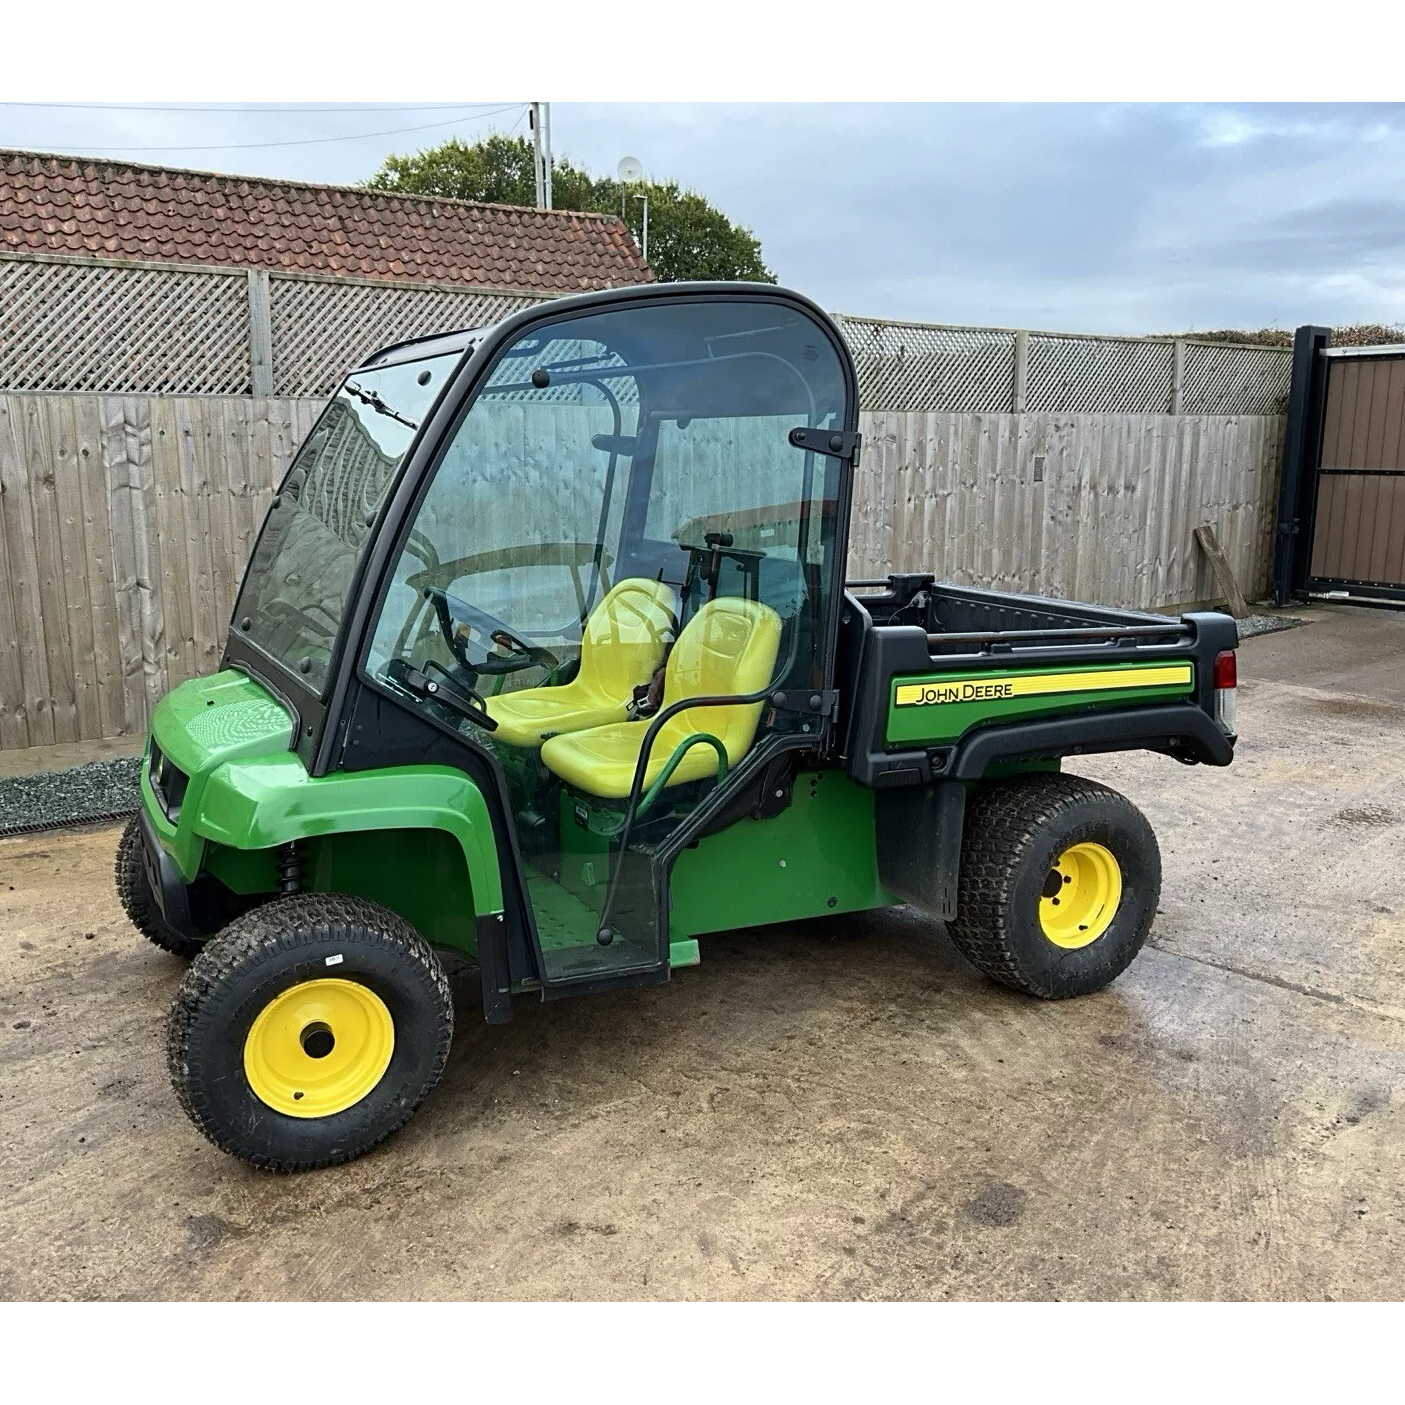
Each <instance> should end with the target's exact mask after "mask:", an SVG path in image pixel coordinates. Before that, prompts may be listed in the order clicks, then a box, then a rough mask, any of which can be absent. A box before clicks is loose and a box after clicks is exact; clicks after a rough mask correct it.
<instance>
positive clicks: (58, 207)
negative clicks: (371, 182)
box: [0, 150, 653, 293]
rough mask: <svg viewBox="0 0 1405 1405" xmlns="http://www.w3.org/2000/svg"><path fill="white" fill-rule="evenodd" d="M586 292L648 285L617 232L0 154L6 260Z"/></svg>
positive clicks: (113, 164) (370, 194)
mask: <svg viewBox="0 0 1405 1405" xmlns="http://www.w3.org/2000/svg"><path fill="white" fill-rule="evenodd" d="M7 252H12V253H30V254H56V255H60V256H61V255H63V254H74V255H80V256H86V257H90V258H99V259H103V258H111V259H134V260H144V261H154V262H167V263H187V264H191V263H193V264H200V263H210V264H220V265H222V266H224V267H226V268H230V267H244V268H267V269H270V270H273V271H274V272H278V271H285V272H305V273H327V274H339V275H342V276H345V277H350V278H383V279H394V278H406V279H413V280H415V281H418V282H426V283H447V284H455V283H457V284H462V285H466V286H471V287H474V288H504V289H506V288H516V289H522V290H523V291H540V292H543V293H570V292H581V291H584V290H587V289H591V288H609V287H619V286H620V285H622V284H629V283H644V282H650V281H652V279H653V274H652V273H651V272H650V271H649V268H648V266H647V265H646V264H645V262H644V260H643V258H642V257H641V255H640V253H639V249H638V246H637V245H636V244H635V243H634V240H633V239H632V238H631V237H630V235H629V232H628V230H627V229H626V228H625V226H624V224H623V222H622V221H620V220H619V219H615V218H613V217H611V216H608V215H595V214H581V213H578V212H576V211H570V210H532V209H524V208H522V207H520V206H516V205H474V204H470V203H468V202H467V201H463V200H438V199H427V198H423V197H419V196H406V195H397V194H392V193H390V192H388V191H381V190H362V189H360V188H358V187H355V186H338V185H301V184H298V183H296V182H293V181H282V180H264V179H261V178H257V177H249V176H223V175H218V174H216V173H215V172H212V171H183V170H176V169H173V168H171V167H168V166H138V165H131V164H128V163H127V162H118V161H95V160H88V159H87V158H84V157H75V156H50V155H44V154H41V153H37V152H29V151H3V150H0V254H4V253H7Z"/></svg>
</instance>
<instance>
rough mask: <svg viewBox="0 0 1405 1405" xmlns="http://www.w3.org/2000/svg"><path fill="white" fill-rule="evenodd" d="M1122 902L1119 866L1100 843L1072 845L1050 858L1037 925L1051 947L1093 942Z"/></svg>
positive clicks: (1120, 870) (1072, 947)
mask: <svg viewBox="0 0 1405 1405" xmlns="http://www.w3.org/2000/svg"><path fill="white" fill-rule="evenodd" d="M1121 901H1122V869H1121V867H1120V866H1119V865H1118V862H1117V859H1116V857H1115V856H1114V855H1113V853H1112V850H1110V849H1107V848H1104V847H1103V845H1101V844H1092V843H1088V844H1074V845H1073V846H1072V847H1071V848H1068V849H1065V850H1064V851H1063V853H1062V854H1060V855H1059V857H1058V858H1057V859H1056V860H1055V861H1054V866H1053V868H1052V869H1050V870H1049V876H1048V877H1047V878H1046V879H1045V880H1044V887H1043V890H1042V893H1041V896H1040V899H1039V925H1040V926H1041V927H1042V928H1043V929H1044V935H1045V936H1046V937H1048V938H1049V940H1050V941H1051V942H1053V943H1054V945H1055V946H1062V947H1067V948H1070V949H1075V948H1077V947H1080V946H1087V945H1089V944H1090V943H1091V942H1095V941H1097V939H1098V938H1099V937H1100V936H1102V934H1103V933H1104V932H1105V931H1107V929H1108V928H1109V927H1110V926H1111V925H1112V919H1113V918H1114V917H1116V916H1117V907H1118V904H1119V903H1120V902H1121Z"/></svg>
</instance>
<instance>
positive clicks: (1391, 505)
mask: <svg viewBox="0 0 1405 1405" xmlns="http://www.w3.org/2000/svg"><path fill="white" fill-rule="evenodd" d="M1305 333H1307V334H1310V335H1308V336H1307V337H1305V336H1304V334H1305ZM1305 341H1306V342H1307V343H1308V345H1306V346H1304V345H1303V343H1304V342H1305ZM1326 341H1327V336H1326V334H1325V332H1324V331H1323V329H1321V328H1315V327H1314V328H1307V327H1305V328H1301V329H1300V330H1299V334H1298V346H1297V347H1296V350H1297V351H1298V352H1299V353H1300V355H1299V356H1295V365H1294V382H1293V395H1292V397H1291V399H1290V402H1289V424H1288V433H1287V435H1286V436H1285V444H1284V464H1283V491H1282V497H1281V499H1280V507H1279V526H1278V530H1279V534H1280V536H1279V557H1278V562H1277V565H1278V569H1277V570H1276V571H1275V585H1276V593H1277V596H1278V599H1279V601H1280V603H1282V604H1287V603H1288V600H1289V599H1291V598H1292V597H1293V596H1294V595H1297V596H1299V597H1301V596H1303V595H1308V596H1319V597H1321V596H1325V597H1328V598H1333V599H1359V600H1364V601H1370V602H1373V603H1378V602H1379V603H1383V602H1398V603H1401V604H1405V346H1390V347H1329V346H1327V345H1326ZM1299 362H1301V364H1299Z"/></svg>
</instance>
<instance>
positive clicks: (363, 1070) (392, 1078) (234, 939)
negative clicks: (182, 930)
mask: <svg viewBox="0 0 1405 1405" xmlns="http://www.w3.org/2000/svg"><path fill="white" fill-rule="evenodd" d="M453 1026H454V1011H453V1002H452V999H451V997H450V992H449V983H448V980H447V978H446V977H445V974H444V971H443V968H442V967H441V965H440V963H439V959H438V958H437V957H436V956H435V954H434V952H433V951H432V950H431V949H430V946H429V944H428V943H427V942H426V941H425V940H424V938H423V937H422V936H420V934H419V933H418V932H416V931H415V929H414V928H413V927H411V926H410V924H409V923H408V922H406V921H405V920H404V919H403V918H401V917H399V916H398V915H397V914H395V913H393V912H391V911H390V910H389V909H388V908H385V907H382V906H381V905H380V904H379V903H374V902H370V901H369V900H367V899H365V898H353V897H346V896H343V895H341V894H333V893H303V894H298V895H296V896H293V897H288V898H281V899H279V900H277V901H275V902H271V903H268V904H267V905H266V906H263V907H260V908H258V909H256V910H255V911H254V912H251V913H249V914H247V915H246V916H244V917H242V918H240V919H239V920H238V921H236V922H233V923H231V924H230V925H229V926H228V927H226V928H225V930H224V931H223V932H221V933H220V934H219V936H217V937H215V938H214V939H213V940H212V941H211V942H210V943H209V944H208V945H207V946H206V948H205V950H204V951H202V952H201V953H200V955H199V957H197V959H196V960H195V961H194V963H193V964H192V965H191V968H190V970H189V971H188V972H187V973H186V977H185V980H184V981H183V982H182V984H181V988H180V991H179V993H178V994H177V996H176V1000H175V1004H174V1006H173V1007H172V1009H171V1018H170V1025H169V1028H168V1034H167V1062H168V1064H169V1066H170V1071H171V1079H172V1082H173V1083H174V1085H175V1089H176V1094H177V1096H178V1097H179V1098H180V1100H181V1104H182V1106H183V1107H184V1108H185V1110H186V1112H187V1113H188V1114H189V1115H190V1117H191V1119H192V1121H194V1123H195V1125H196V1126H197V1127H198V1128H199V1129H200V1130H201V1131H202V1132H203V1133H204V1134H205V1136H206V1137H208V1138H209V1139H210V1141H212V1142H213V1143H214V1144H215V1145H216V1146H217V1147H219V1148H220V1149H221V1150H223V1151H228V1152H230V1153H232V1154H233V1155H235V1156H239V1157H242V1158H243V1159H244V1160H245V1161H248V1162H251V1163H252V1164H253V1165H255V1166H265V1167H269V1168H271V1169H274V1170H281V1171H303V1170H312V1169H315V1168H317V1167H320V1166H331V1165H335V1164H336V1163H338V1162H341V1161H350V1160H351V1159H352V1158H353V1157H357V1156H360V1155H362V1154H363V1153H364V1152H367V1151H369V1150H370V1149H371V1148H372V1147H373V1146H375V1145H376V1144H377V1143H378V1142H380V1141H383V1140H384V1139H385V1138H386V1137H388V1136H390V1134H391V1133H392V1132H394V1131H396V1130H398V1129H399V1128H400V1127H401V1126H402V1125H403V1124H404V1123H405V1122H406V1120H407V1119H408V1118H409V1116H410V1114H411V1113H412V1112H414V1110H415V1109H416V1108H417V1107H418V1106H419V1105H420V1103H421V1102H423V1101H424V1099H425V1098H426V1097H427V1096H428V1094H429V1092H430V1090H431V1089H432V1088H433V1087H434V1085H435V1084H436V1083H437V1082H438V1081H439V1075H440V1074H441V1073H442V1072H443V1069H444V1063H445V1061H446V1060H447V1058H448V1056H449V1044H450V1041H451V1040H452V1038H453Z"/></svg>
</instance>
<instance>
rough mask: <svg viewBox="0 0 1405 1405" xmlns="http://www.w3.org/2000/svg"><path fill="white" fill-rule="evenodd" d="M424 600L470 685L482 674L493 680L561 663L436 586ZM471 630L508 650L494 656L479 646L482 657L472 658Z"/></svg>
mask: <svg viewBox="0 0 1405 1405" xmlns="http://www.w3.org/2000/svg"><path fill="white" fill-rule="evenodd" d="M424 598H425V599H426V600H428V601H429V602H430V604H432V605H433V606H434V615H435V618H436V619H437V620H438V621H439V632H440V633H441V634H442V635H443V636H444V642H445V643H446V644H447V645H448V646H449V651H450V652H451V653H452V654H453V656H454V657H455V658H456V659H457V660H458V661H459V663H460V664H461V665H462V666H463V668H464V669H465V670H466V671H467V673H468V674H469V677H470V680H471V682H477V680H478V678H479V676H480V675H482V674H487V675H488V676H489V677H493V676H496V675H497V674H501V673H519V672H521V670H522V669H524V668H545V669H553V668H556V667H557V665H558V663H559V662H560V661H559V660H558V659H557V657H556V655H555V654H553V653H552V652H551V650H550V649H542V648H538V647H537V646H536V645H534V644H529V643H528V642H527V641H526V640H525V639H522V638H519V637H518V636H517V635H516V634H514V633H513V632H512V629H511V628H510V627H509V626H508V625H507V623H506V622H505V621H503V620H500V619H498V618H497V616H496V615H490V614H489V613H488V612H487V611H486V610H480V609H479V608H478V606H476V605H470V604H469V603H468V601H467V600H460V599H459V598H458V596H456V595H450V594H449V592H448V591H446V590H442V589H441V588H440V587H439V586H437V585H427V586H425V588H424ZM450 602H452V604H451V603H450ZM471 630H477V631H478V633H479V634H482V635H486V636H487V638H489V639H491V640H492V641H493V643H494V644H496V645H497V646H498V647H499V648H500V649H507V650H508V651H509V652H508V653H507V654H493V653H489V652H488V650H487V649H485V648H483V646H482V645H478V646H477V652H479V653H480V654H481V657H479V658H474V657H472V655H471V654H470V653H469V646H470V645H471V644H472V643H473V640H472V639H471V637H470V631H471Z"/></svg>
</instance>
